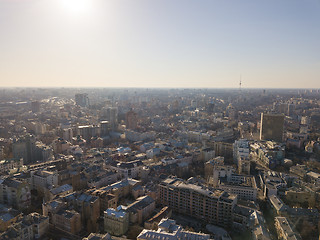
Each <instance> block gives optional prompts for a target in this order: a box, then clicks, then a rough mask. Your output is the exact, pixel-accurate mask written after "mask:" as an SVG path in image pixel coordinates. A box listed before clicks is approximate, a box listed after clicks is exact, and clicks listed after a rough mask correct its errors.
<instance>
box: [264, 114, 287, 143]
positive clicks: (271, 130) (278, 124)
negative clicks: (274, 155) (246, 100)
mask: <svg viewBox="0 0 320 240" xmlns="http://www.w3.org/2000/svg"><path fill="white" fill-rule="evenodd" d="M283 125H284V115H282V114H270V113H265V114H264V113H261V126H260V140H273V141H276V142H282V141H283Z"/></svg>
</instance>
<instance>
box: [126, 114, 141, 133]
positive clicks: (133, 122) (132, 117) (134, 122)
mask: <svg viewBox="0 0 320 240" xmlns="http://www.w3.org/2000/svg"><path fill="white" fill-rule="evenodd" d="M126 127H127V129H133V130H134V129H136V128H137V127H138V118H137V113H136V112H134V111H132V110H131V111H129V112H127V113H126Z"/></svg>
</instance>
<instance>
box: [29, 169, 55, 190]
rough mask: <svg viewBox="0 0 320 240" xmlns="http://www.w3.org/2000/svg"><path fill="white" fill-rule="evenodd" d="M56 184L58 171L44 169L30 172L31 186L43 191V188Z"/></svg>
mask: <svg viewBox="0 0 320 240" xmlns="http://www.w3.org/2000/svg"><path fill="white" fill-rule="evenodd" d="M51 186H58V173H57V172H50V171H45V170H39V171H36V172H34V171H32V172H31V188H32V189H37V190H40V191H44V188H47V187H51Z"/></svg>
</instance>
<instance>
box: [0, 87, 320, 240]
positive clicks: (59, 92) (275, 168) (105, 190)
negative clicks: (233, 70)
mask: <svg viewBox="0 0 320 240" xmlns="http://www.w3.org/2000/svg"><path fill="white" fill-rule="evenodd" d="M0 92H1V94H0V96H1V97H0V98H1V99H0V100H1V106H0V111H1V115H0V117H1V118H0V119H1V128H0V137H1V138H0V146H1V147H0V159H1V161H0V166H1V167H0V171H1V179H0V204H1V205H0V223H1V224H0V226H1V232H2V233H1V234H0V238H1V239H217V240H218V239H290V240H292V239H318V238H319V211H318V209H319V207H320V206H319V203H320V163H319V156H320V133H319V127H320V125H319V123H320V94H319V93H320V92H319V90H306V89H301V90H298V89H294V90H292V89H281V90H277V89H241V88H239V89H107V88H99V89H68V88H56V89H44V88H43V89H41V88H27V89H25V88H24V89H21V88H12V89H9V88H7V89H1V90H0Z"/></svg>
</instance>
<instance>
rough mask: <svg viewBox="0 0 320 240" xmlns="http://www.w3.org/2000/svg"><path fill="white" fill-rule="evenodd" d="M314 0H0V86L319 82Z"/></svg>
mask: <svg viewBox="0 0 320 240" xmlns="http://www.w3.org/2000/svg"><path fill="white" fill-rule="evenodd" d="M319 23H320V1H319V0H306V1H298V0H290V1H289V0H286V1H279V0H270V1H254V0H252V1H248V0H243V1H238V0H232V1H231V0H230V1H229V0H227V1H222V0H221V1H205V0H204V1H187V0H176V1H170V0H153V1H148V0H136V1H132V0H109V1H103V0H77V1H76V0H73V1H72V0H41V1H40V0H0V87H149V88H150V87H184V88H200V87H201V88H202V87H205V88H217V87H218V88H220V87H226V88H228V87H238V84H239V80H240V75H241V76H242V81H243V87H246V88H257V87H258V88H260V87H263V88H267V87H269V88H288V87H290V88H319V87H320V44H319V43H320V28H319Z"/></svg>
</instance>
